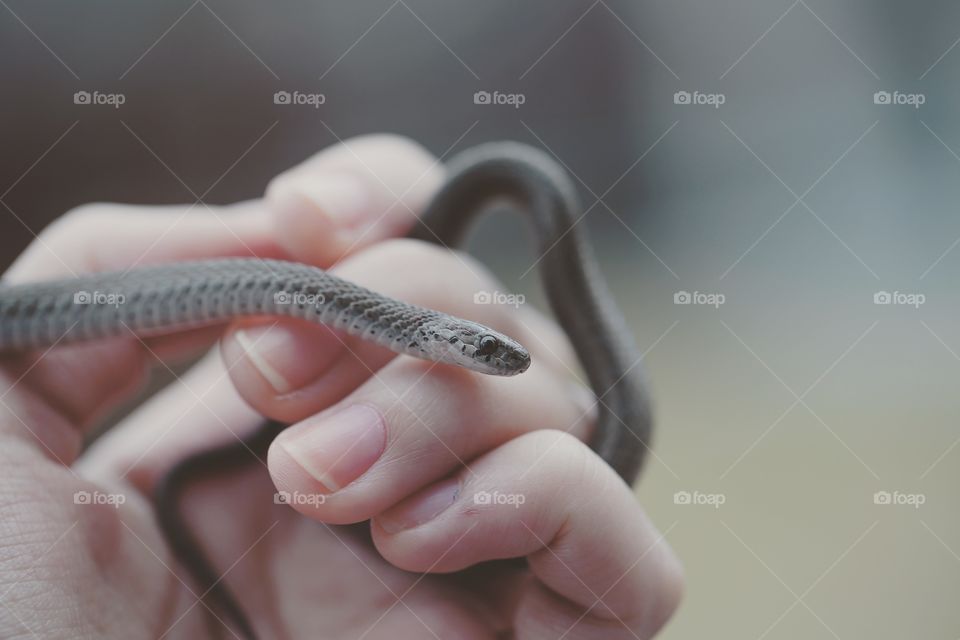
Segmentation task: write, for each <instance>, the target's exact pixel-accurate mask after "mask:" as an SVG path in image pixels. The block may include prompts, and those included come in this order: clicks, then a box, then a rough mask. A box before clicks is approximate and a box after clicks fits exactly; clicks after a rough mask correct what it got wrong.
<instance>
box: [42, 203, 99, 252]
mask: <svg viewBox="0 0 960 640" xmlns="http://www.w3.org/2000/svg"><path fill="white" fill-rule="evenodd" d="M115 206H116V205H112V204H109V203H106V202H90V203H86V204H82V205H79V206H77V207H74V208H73V209H70V210H69V211H67V212H66V213H65V214H63V215H62V216H60V217H59V218H57V219H56V220H54V222H53V224H51V225H50V226H49V227H47V228H46V229H44V230H43V233H42V234H41V235H42V236H44V240H46V241H48V242H51V243H60V242H69V243H73V242H75V241H76V234H77V233H78V232H80V231H84V230H86V229H90V228H93V227H95V226H98V225H99V224H100V223H102V222H103V221H104V219H105V218H106V217H108V216H109V215H110V214H111V212H112V210H113V209H114V207H115Z"/></svg>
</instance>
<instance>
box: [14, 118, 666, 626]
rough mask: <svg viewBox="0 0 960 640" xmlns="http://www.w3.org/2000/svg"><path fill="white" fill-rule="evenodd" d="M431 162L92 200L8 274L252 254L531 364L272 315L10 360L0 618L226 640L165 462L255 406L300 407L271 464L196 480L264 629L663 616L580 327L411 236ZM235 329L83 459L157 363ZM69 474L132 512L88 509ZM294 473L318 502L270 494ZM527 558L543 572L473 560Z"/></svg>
mask: <svg viewBox="0 0 960 640" xmlns="http://www.w3.org/2000/svg"><path fill="white" fill-rule="evenodd" d="M442 179H443V172H442V167H441V166H440V165H439V164H438V163H436V162H435V160H434V159H433V158H431V157H430V156H429V155H428V154H427V153H426V152H425V151H423V150H422V149H421V148H420V147H418V146H416V145H414V144H413V143H411V142H409V141H406V140H404V139H401V138H397V137H392V136H370V137H365V138H358V139H354V140H351V141H348V142H346V143H345V144H341V145H338V146H335V147H332V148H330V149H328V150H325V151H323V152H321V153H319V154H318V155H316V156H314V157H313V158H311V159H310V160H308V161H306V162H305V163H303V164H302V165H300V166H298V167H296V168H294V169H292V170H289V171H287V172H285V173H284V174H282V175H280V176H279V177H277V178H276V179H275V180H274V181H273V182H272V183H271V185H270V187H269V188H268V190H267V193H266V195H265V196H264V198H262V199H259V200H256V201H250V202H245V203H241V204H237V205H232V206H222V207H215V208H214V210H213V211H212V212H211V211H209V210H207V209H205V208H204V207H202V206H198V207H195V208H194V209H193V210H192V211H189V213H186V214H185V215H184V213H185V211H186V209H187V207H180V206H174V207H153V208H148V207H140V206H130V205H90V206H87V207H83V208H81V209H79V210H77V211H75V212H71V213H70V214H68V215H66V216H64V218H63V219H61V220H60V221H58V222H56V223H55V224H53V225H51V226H50V227H49V228H48V229H47V230H45V231H43V232H42V233H41V235H40V237H39V239H37V240H36V241H35V242H34V243H33V244H32V245H31V246H30V248H29V249H28V250H27V251H26V252H25V253H24V254H23V255H22V256H20V258H19V259H18V260H17V261H16V263H15V264H14V266H13V267H12V268H11V269H10V270H9V272H8V273H7V274H6V279H7V280H8V281H10V282H28V281H34V280H40V279H45V278H53V277H64V276H70V275H73V274H74V273H81V272H84V271H92V270H104V269H118V268H126V267H129V266H133V265H135V264H148V263H156V262H164V261H171V260H185V259H201V258H206V257H217V256H227V255H250V253H251V251H253V252H255V253H256V254H257V255H260V256H264V257H275V258H283V259H290V260H297V261H302V262H306V263H310V264H315V265H318V266H321V267H324V268H332V269H333V270H334V271H335V272H336V273H338V274H339V275H341V276H343V277H345V278H347V279H350V280H352V281H355V282H357V283H358V284H361V285H364V286H367V287H369V288H372V289H374V290H377V291H379V292H382V293H384V294H386V295H389V296H393V297H396V298H399V299H403V300H407V301H410V302H413V303H417V304H421V305H424V306H427V307H432V308H436V309H439V310H442V311H445V312H448V313H451V314H455V315H459V316H463V317H467V318H470V319H472V320H475V321H478V322H482V323H484V324H487V325H489V326H491V327H493V328H495V329H497V330H500V331H503V332H504V333H507V334H508V335H510V336H512V337H514V338H516V339H517V340H519V341H520V342H521V343H522V344H524V345H525V346H526V347H527V348H528V349H529V350H530V352H531V355H532V358H533V365H532V366H531V368H530V370H529V371H527V372H526V373H524V374H523V375H520V376H517V377H514V378H495V377H489V376H483V375H481V374H475V373H470V372H466V371H462V370H457V369H453V368H451V367H448V366H444V365H440V366H434V365H432V364H431V363H427V362H421V361H418V360H414V359H411V358H407V357H395V356H393V354H391V353H389V352H387V351H385V350H383V349H381V348H379V347H375V346H371V345H369V344H366V343H363V342H359V341H357V340H355V339H349V338H345V337H344V336H341V335H339V334H335V333H333V332H331V331H330V330H328V329H326V328H324V327H317V326H312V325H306V324H302V323H299V322H296V321H289V320H282V321H277V320H276V319H272V318H268V319H260V320H257V321H249V320H248V321H245V322H243V323H237V324H235V325H232V326H230V327H228V328H226V330H224V328H223V327H220V328H214V329H210V330H203V331H194V332H189V333H186V334H182V335H177V336H168V337H164V338H154V339H149V340H146V341H143V342H141V341H139V340H137V339H135V338H133V337H129V338H117V339H113V340H109V341H104V342H100V343H97V344H84V345H76V346H57V347H55V348H54V349H52V350H50V351H48V352H45V353H42V354H41V353H31V354H20V355H17V356H6V357H4V359H3V360H2V364H3V373H2V376H3V378H4V384H3V389H4V391H3V395H2V404H0V438H2V439H3V442H2V444H0V474H3V476H4V478H3V481H2V482H0V487H2V488H0V541H2V544H0V636H2V637H5V638H6V637H42V638H56V637H64V638H66V637H69V638H124V639H131V638H132V639H136V638H158V637H161V636H162V637H165V638H197V637H227V638H230V637H233V636H232V634H231V632H230V631H229V630H228V629H227V628H226V626H225V625H224V624H223V623H221V621H218V620H217V618H216V617H214V616H213V615H212V614H211V612H209V611H208V610H207V609H206V608H205V606H204V605H202V604H198V603H197V596H198V595H199V593H196V592H195V591H196V587H195V586H194V585H193V584H191V582H190V581H189V578H188V576H187V574H186V573H185V572H184V571H183V570H182V568H179V567H178V566H177V563H176V560H175V559H174V558H173V557H172V555H171V554H170V552H169V550H168V549H167V548H166V546H165V544H164V541H163V538H162V536H161V535H160V532H159V530H158V528H157V526H156V524H155V521H154V518H153V514H152V511H151V506H150V501H149V500H150V498H149V496H150V491H151V489H152V487H153V485H154V484H155V482H156V480H157V478H158V477H159V476H160V475H161V474H162V473H163V472H164V471H165V470H166V469H168V468H169V467H170V465H171V464H172V463H173V462H175V461H176V460H178V459H180V458H182V457H183V456H184V455H185V454H187V453H189V452H191V451H194V450H197V449H199V448H203V447H205V446H208V445H209V444H211V443H216V442H221V441H224V440H226V439H228V438H232V437H233V435H234V434H242V433H244V432H247V431H249V430H250V429H252V428H253V426H254V425H255V424H256V423H257V421H258V420H260V418H259V416H260V415H263V416H268V417H271V418H274V419H277V420H282V421H284V422H288V423H291V424H292V425H293V426H292V427H290V428H289V429H287V430H286V431H284V432H283V433H282V434H281V435H280V436H279V437H278V438H277V440H276V441H275V442H274V443H273V445H272V446H271V447H270V450H269V454H268V455H267V456H266V457H264V458H263V460H262V464H257V463H256V462H254V463H253V464H251V465H250V466H249V467H248V468H247V469H246V470H245V471H242V472H240V473H237V474H233V475H230V476H229V477H225V478H223V479H218V480H211V481H208V482H204V483H201V484H200V485H198V487H197V488H196V490H194V491H193V492H192V493H191V495H190V498H189V499H188V500H187V501H186V504H185V509H186V512H187V514H188V518H189V519H190V522H191V523H192V526H193V528H194V529H195V530H196V531H198V532H199V533H200V535H201V537H202V539H203V540H204V543H205V545H206V547H207V548H208V549H209V551H210V554H211V557H212V559H213V560H214V562H215V564H216V566H217V567H218V568H219V570H220V571H221V572H226V575H225V577H224V580H225V581H226V583H227V584H228V585H229V586H230V588H231V589H232V590H233V591H234V592H235V593H236V594H237V596H238V598H239V600H240V602H241V604H242V605H243V608H244V610H245V611H246V612H247V613H248V615H249V616H250V617H251V619H252V620H253V621H254V625H255V627H256V628H257V630H258V632H259V633H260V634H261V635H262V637H265V638H266V637H269V638H306V637H310V638H325V637H331V638H332V637H336V638H368V639H371V640H373V639H378V638H432V637H438V638H453V637H456V638H468V639H473V638H477V639H481V638H491V639H492V638H508V637H512V638H518V639H534V638H558V637H564V638H568V639H570V640H582V639H593V638H605V639H606V638H612V639H617V638H649V637H652V636H653V635H655V634H656V632H657V631H658V630H659V629H660V628H661V627H662V626H663V624H664V623H665V622H666V621H667V619H668V618H669V617H670V615H671V614H672V612H673V611H674V609H675V608H676V606H677V604H678V601H679V598H680V594H681V591H682V573H681V569H680V565H679V563H678V561H677V560H676V558H675V556H674V555H673V552H672V551H671V550H670V548H669V545H668V543H667V542H666V540H664V539H663V537H662V536H661V534H660V533H659V532H658V531H657V530H656V529H655V528H654V526H653V524H652V523H651V522H650V520H649V519H648V518H647V517H646V515H645V514H644V512H643V510H642V508H641V506H640V504H639V503H638V501H637V500H636V498H635V497H634V495H633V493H632V492H631V490H630V488H629V487H628V486H627V485H626V484H624V483H623V482H622V481H621V480H620V479H619V478H618V477H617V476H616V474H615V473H614V472H613V471H612V470H611V469H610V468H609V467H608V466H607V465H606V464H605V463H604V462H603V461H602V460H601V459H600V458H598V457H597V456H596V455H595V454H594V453H593V452H592V451H591V450H590V449H589V448H588V447H587V446H586V445H585V444H584V443H583V441H584V440H585V439H586V438H588V436H589V434H590V430H591V428H592V421H593V417H594V413H595V411H594V407H593V402H592V399H591V396H590V394H589V392H587V391H586V390H585V389H583V388H582V387H580V386H579V385H578V384H577V383H576V382H575V381H574V374H573V373H572V372H573V371H574V370H575V368H576V367H575V358H574V356H573V354H572V351H571V348H570V345H569V343H568V342H567V340H566V338H565V336H564V335H563V333H562V332H561V331H560V330H559V328H558V327H557V326H555V324H554V323H553V322H552V321H551V320H549V319H548V318H546V317H545V316H542V315H540V314H538V313H537V312H535V311H534V310H533V309H531V308H528V307H521V308H520V309H519V310H518V309H515V308H514V307H512V306H502V305H476V304H474V303H473V293H474V292H476V291H478V290H494V289H497V288H498V286H497V284H496V283H495V282H493V281H492V279H491V276H490V275H489V273H488V272H487V271H486V270H485V269H484V268H483V267H482V266H481V265H479V264H478V263H477V262H475V261H474V260H472V259H470V258H469V257H467V256H464V255H462V254H454V253H452V252H449V251H447V250H444V249H439V248H436V247H432V246H427V245H424V244H422V243H416V242H413V241H407V240H403V239H398V238H399V237H400V236H402V235H403V234H404V233H405V232H406V231H407V229H408V228H409V227H410V225H411V224H412V222H413V220H414V216H415V214H416V212H417V211H419V210H421V209H422V208H423V206H424V205H425V203H426V202H427V201H428V200H429V198H430V196H431V194H432V193H433V192H434V191H435V189H436V188H437V187H438V186H439V184H440V183H441V182H442ZM499 289H500V290H502V287H499ZM218 340H219V349H217V350H214V351H212V352H211V353H210V354H209V355H207V356H205V357H204V358H203V359H202V360H201V361H200V363H199V364H197V365H196V366H194V367H193V368H192V369H190V370H189V371H187V372H186V373H185V374H182V375H181V376H180V378H179V379H178V381H175V382H174V383H173V384H171V385H170V386H169V387H168V388H166V389H165V390H164V391H162V392H161V393H159V394H158V395H156V396H154V398H153V399H151V400H149V401H147V402H145V403H144V404H142V405H140V406H139V407H137V408H135V409H134V410H133V412H132V413H130V414H129V415H128V416H127V417H126V418H124V419H123V420H121V421H120V423H119V424H118V425H117V426H115V427H114V428H113V429H112V430H111V431H110V432H109V433H107V434H106V435H105V436H104V437H102V438H100V439H99V440H98V441H97V442H96V443H95V444H94V445H93V446H92V447H91V448H90V449H89V450H87V451H84V452H82V453H81V449H82V447H81V444H82V441H83V438H84V434H87V433H89V432H90V431H91V430H94V429H96V428H97V427H98V425H100V424H101V423H102V421H103V420H104V419H105V418H106V417H107V416H109V413H110V411H111V410H112V409H115V408H116V407H117V406H118V405H121V404H123V403H124V402H125V401H126V402H129V401H130V400H131V399H132V398H135V397H136V395H137V393H138V392H139V391H140V390H141V388H142V385H143V384H144V383H145V381H146V380H147V378H148V376H149V374H150V371H151V369H153V370H156V369H158V368H159V369H160V370H165V369H164V367H166V366H172V365H173V364H174V363H177V362H180V361H183V360H184V359H185V358H188V357H190V356H193V355H196V354H197V353H200V352H202V350H204V349H207V348H209V347H210V346H211V345H213V344H215V343H217V341H218ZM77 491H86V492H88V493H90V494H91V495H94V496H96V495H103V496H118V495H120V496H123V498H122V499H123V503H122V504H120V505H116V504H112V503H110V502H109V500H110V499H109V498H108V499H104V500H103V501H104V502H106V503H103V504H76V503H75V499H74V495H75V493H76V492H77ZM277 491H281V492H286V493H287V494H290V495H292V496H302V498H301V501H300V502H299V503H298V504H295V505H292V506H287V505H283V504H274V500H273V495H274V493H275V492H277ZM311 496H312V497H311ZM316 496H321V498H319V499H318V498H316ZM477 496H481V497H480V498H479V499H478V498H477ZM482 496H498V497H495V498H493V499H491V500H490V501H488V502H484V498H483V497H482ZM518 496H519V498H518ZM95 500H96V498H94V501H95ZM116 501H117V499H116V498H113V502H116ZM367 521H369V522H367ZM355 523H359V524H355ZM344 525H353V526H344ZM514 557H525V558H526V559H527V561H528V567H529V569H522V568H520V567H521V565H518V564H517V563H509V564H502V563H501V564H490V563H487V564H482V565H480V566H475V565H478V563H485V562H486V561H491V560H498V559H504V558H514Z"/></svg>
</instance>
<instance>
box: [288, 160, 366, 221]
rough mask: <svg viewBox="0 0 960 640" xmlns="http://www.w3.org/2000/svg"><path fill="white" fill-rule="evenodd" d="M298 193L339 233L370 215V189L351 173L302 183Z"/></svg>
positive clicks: (332, 175)
mask: <svg viewBox="0 0 960 640" xmlns="http://www.w3.org/2000/svg"><path fill="white" fill-rule="evenodd" d="M299 191H300V193H301V194H302V195H303V197H305V198H306V199H307V200H309V201H310V202H311V203H312V204H314V205H315V206H316V207H317V209H319V210H320V211H322V212H323V215H325V216H327V217H328V218H329V219H330V220H331V221H333V222H334V224H336V225H337V226H338V227H339V228H341V229H342V228H344V227H356V226H357V225H359V224H361V223H363V222H365V221H366V220H367V218H368V217H369V216H370V215H371V214H372V213H373V212H372V211H371V206H370V187H369V185H367V184H366V183H364V182H363V180H361V179H360V178H359V177H357V176H355V175H353V174H351V173H347V172H343V173H337V174H331V175H327V176H323V177H321V178H318V179H316V180H311V181H309V182H305V183H303V184H302V185H300V186H299Z"/></svg>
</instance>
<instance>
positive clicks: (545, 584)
mask: <svg viewBox="0 0 960 640" xmlns="http://www.w3.org/2000/svg"><path fill="white" fill-rule="evenodd" d="M471 470H472V471H473V473H467V472H460V473H458V474H455V475H453V476H450V477H448V478H447V479H445V480H442V481H440V482H437V483H435V484H433V485H431V486H430V487H427V488H426V489H424V490H422V491H421V492H420V493H418V494H417V495H414V496H412V497H411V498H408V499H407V500H405V501H404V502H402V503H401V504H399V505H397V506H396V507H394V508H393V509H390V510H389V511H387V512H385V513H383V514H381V515H380V516H378V517H377V518H375V520H374V525H373V538H374V542H375V544H376V546H377V549H378V550H379V551H380V552H381V553H382V554H383V556H384V558H386V559H387V560H388V561H390V562H391V563H393V564H395V565H396V566H398V567H400V568H402V569H406V570H408V571H417V572H437V573H446V572H450V571H458V570H461V569H463V568H465V567H469V566H472V565H474V564H477V563H479V562H484V561H487V560H496V559H504V558H513V557H521V556H526V557H527V560H528V563H529V566H530V569H531V570H532V572H533V574H534V575H535V576H537V577H538V578H539V584H537V585H535V586H534V587H533V588H531V589H530V590H528V591H527V592H526V593H524V595H523V597H522V599H521V601H520V604H519V606H518V609H517V611H516V614H515V615H516V617H515V625H516V629H517V637H518V638H539V637H556V636H557V635H560V634H564V633H566V632H568V631H569V633H566V635H565V636H564V637H569V638H574V639H577V638H600V637H603V638H619V637H624V638H632V637H635V636H636V637H640V638H648V637H651V636H652V635H653V634H654V633H655V632H656V631H657V630H658V629H659V628H660V627H661V626H662V625H663V623H664V622H665V621H666V619H667V618H668V617H669V615H670V614H671V613H672V611H673V610H674V608H675V607H676V605H677V603H678V601H679V596H680V592H681V590H682V586H681V585H682V579H681V569H680V567H679V564H678V562H677V560H676V558H675V556H674V555H673V553H672V551H671V550H670V549H669V547H668V545H667V544H666V542H665V541H664V540H663V537H662V536H661V535H660V534H658V533H657V531H656V529H655V528H654V527H653V525H652V524H651V523H650V521H649V520H648V519H647V517H646V515H645V514H644V513H643V512H642V510H641V509H640V507H639V505H638V504H637V502H636V499H635V497H634V495H633V493H632V492H631V490H630V488H629V487H628V486H627V485H626V484H625V483H624V482H623V481H622V480H620V478H619V477H617V475H616V474H615V473H614V472H613V470H612V469H610V467H609V466H607V465H606V464H605V463H604V462H603V461H602V460H601V459H600V458H599V457H598V456H597V455H596V454H595V453H594V452H592V451H591V450H590V449H589V448H588V447H587V446H586V445H584V444H583V443H582V442H580V441H579V440H577V439H576V438H574V437H572V436H570V435H568V434H564V433H561V432H557V431H537V432H533V433H529V434H526V435H524V436H520V437H519V438H516V439H514V440H512V441H510V442H508V443H507V444H505V445H503V446H502V447H500V448H498V449H496V450H494V451H491V452H490V453H488V454H486V455H485V456H483V457H482V458H480V459H478V460H476V461H475V462H474V463H472V464H471Z"/></svg>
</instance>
